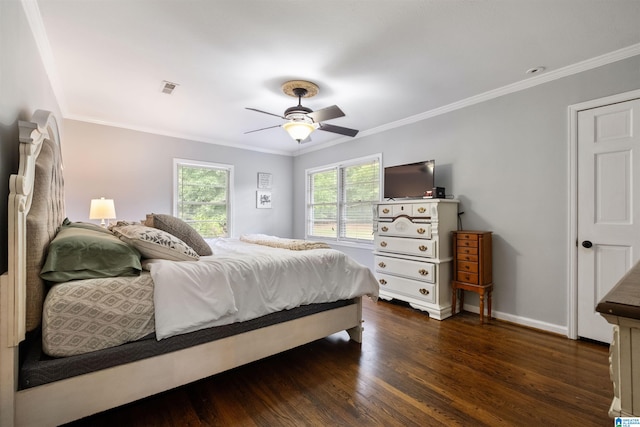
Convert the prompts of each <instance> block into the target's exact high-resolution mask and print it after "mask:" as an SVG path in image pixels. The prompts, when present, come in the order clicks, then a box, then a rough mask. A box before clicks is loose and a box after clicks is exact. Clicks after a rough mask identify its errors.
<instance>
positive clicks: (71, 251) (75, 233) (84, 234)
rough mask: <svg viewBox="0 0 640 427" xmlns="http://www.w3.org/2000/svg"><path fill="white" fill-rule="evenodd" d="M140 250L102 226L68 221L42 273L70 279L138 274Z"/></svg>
mask: <svg viewBox="0 0 640 427" xmlns="http://www.w3.org/2000/svg"><path fill="white" fill-rule="evenodd" d="M141 270H142V266H141V265H140V252H138V250H137V249H135V248H134V247H132V246H130V245H128V244H127V243H125V242H123V241H122V240H120V239H118V238H117V237H116V236H114V235H113V234H112V233H111V232H110V231H109V230H106V229H104V228H102V227H100V226H97V225H95V224H89V223H82V222H69V221H67V220H65V222H64V223H63V224H62V225H61V226H60V230H59V231H58V234H56V237H55V238H54V239H53V240H52V241H51V243H50V244H49V248H48V253H47V258H46V261H45V263H44V266H43V267H42V271H41V272H40V277H42V278H43V279H44V280H47V281H49V282H68V281H69V280H77V279H95V278H100V277H115V276H138V275H139V274H140V271H141Z"/></svg>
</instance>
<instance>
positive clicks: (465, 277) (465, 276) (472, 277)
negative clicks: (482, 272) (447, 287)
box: [455, 271, 478, 285]
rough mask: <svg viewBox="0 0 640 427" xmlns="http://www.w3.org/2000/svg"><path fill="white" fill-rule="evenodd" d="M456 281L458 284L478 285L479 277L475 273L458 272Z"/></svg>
mask: <svg viewBox="0 0 640 427" xmlns="http://www.w3.org/2000/svg"><path fill="white" fill-rule="evenodd" d="M455 274H456V280H457V281H458V282H465V283H471V284H472V285H477V284H478V275H477V274H474V273H467V272H465V271H456V272H455Z"/></svg>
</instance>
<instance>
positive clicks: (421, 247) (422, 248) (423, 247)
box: [418, 245, 428, 252]
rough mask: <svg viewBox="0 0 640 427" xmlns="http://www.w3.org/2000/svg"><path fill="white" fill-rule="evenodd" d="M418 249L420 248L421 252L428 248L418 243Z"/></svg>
mask: <svg viewBox="0 0 640 427" xmlns="http://www.w3.org/2000/svg"><path fill="white" fill-rule="evenodd" d="M418 249H420V251H421V252H426V251H427V249H428V248H427V247H426V246H425V245H420V246H418Z"/></svg>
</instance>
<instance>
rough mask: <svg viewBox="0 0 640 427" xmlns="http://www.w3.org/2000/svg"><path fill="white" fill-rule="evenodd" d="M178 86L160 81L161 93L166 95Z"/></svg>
mask: <svg viewBox="0 0 640 427" xmlns="http://www.w3.org/2000/svg"><path fill="white" fill-rule="evenodd" d="M178 86H179V85H178V83H172V82H168V81H166V80H163V81H162V93H166V94H167V95H171V94H172V93H173V91H174V89H175V88H177V87H178Z"/></svg>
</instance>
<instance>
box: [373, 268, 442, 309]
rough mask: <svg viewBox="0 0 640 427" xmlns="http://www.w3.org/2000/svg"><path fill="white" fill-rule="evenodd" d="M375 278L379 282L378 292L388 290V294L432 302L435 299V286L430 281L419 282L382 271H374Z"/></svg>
mask: <svg viewBox="0 0 640 427" xmlns="http://www.w3.org/2000/svg"><path fill="white" fill-rule="evenodd" d="M376 278H377V279H378V283H379V284H380V292H381V293H384V292H389V294H387V295H389V296H391V297H395V295H394V294H398V295H400V296H408V297H412V298H416V299H420V300H422V301H425V302H429V303H433V302H435V300H436V295H435V293H436V292H435V286H434V285H433V284H431V283H425V282H419V281H416V280H411V279H405V278H404V277H397V276H391V275H389V274H384V273H376Z"/></svg>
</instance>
